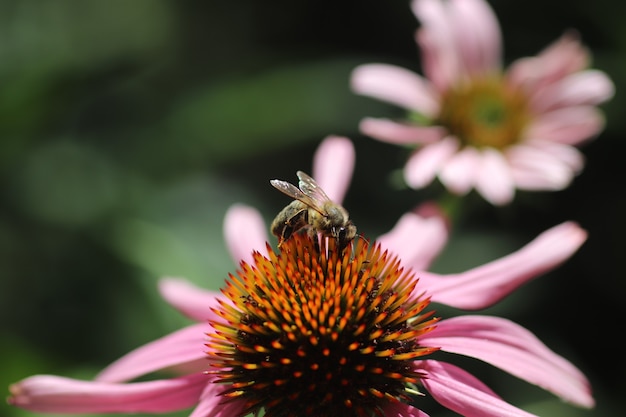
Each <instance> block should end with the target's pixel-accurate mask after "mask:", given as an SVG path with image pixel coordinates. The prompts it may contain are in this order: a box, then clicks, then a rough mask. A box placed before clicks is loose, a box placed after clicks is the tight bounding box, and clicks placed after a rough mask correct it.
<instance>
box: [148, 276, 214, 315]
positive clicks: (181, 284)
mask: <svg viewBox="0 0 626 417" xmlns="http://www.w3.org/2000/svg"><path fill="white" fill-rule="evenodd" d="M159 292H160V293H161V297H163V299H165V301H167V302H168V303H169V304H170V305H172V306H173V307H174V308H176V309H177V310H178V311H180V312H181V313H183V314H184V315H186V316H187V317H189V318H192V319H194V320H197V321H206V320H208V319H210V318H212V317H215V313H213V311H212V310H211V309H212V308H216V307H218V306H219V304H218V302H217V298H218V297H221V296H222V295H221V294H220V293H218V292H213V291H209V290H205V289H203V288H199V287H196V286H195V285H193V284H191V283H190V282H189V281H186V280H183V279H177V278H164V279H161V280H160V281H159Z"/></svg>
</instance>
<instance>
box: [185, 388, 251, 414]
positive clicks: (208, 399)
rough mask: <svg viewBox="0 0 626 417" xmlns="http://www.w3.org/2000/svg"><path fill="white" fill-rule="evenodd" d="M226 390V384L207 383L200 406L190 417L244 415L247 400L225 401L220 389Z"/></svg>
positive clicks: (201, 396)
mask: <svg viewBox="0 0 626 417" xmlns="http://www.w3.org/2000/svg"><path fill="white" fill-rule="evenodd" d="M222 390H224V385H220V384H213V383H211V384H207V386H206V387H205V388H204V391H203V392H202V394H201V395H200V401H199V404H198V406H197V407H196V408H195V409H194V410H193V412H192V413H191V414H190V415H189V417H235V416H240V415H242V412H243V411H244V407H245V404H246V402H245V401H225V400H224V397H223V396H220V395H219V393H220V391H222Z"/></svg>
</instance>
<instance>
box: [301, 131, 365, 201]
mask: <svg viewBox="0 0 626 417" xmlns="http://www.w3.org/2000/svg"><path fill="white" fill-rule="evenodd" d="M355 158H356V157H355V153H354V145H352V141H350V139H348V138H345V137H341V136H328V137H326V138H325V139H324V140H323V141H322V143H321V144H320V146H318V148H317V150H316V151H315V155H314V156H313V174H312V175H313V178H315V180H316V181H317V183H318V184H319V185H320V187H322V189H323V190H324V191H325V192H326V194H327V195H328V197H330V199H331V200H332V201H334V202H336V203H339V204H341V203H342V202H343V198H344V197H345V195H346V191H347V190H348V186H349V185H350V181H351V180H352V172H353V171H354V161H355Z"/></svg>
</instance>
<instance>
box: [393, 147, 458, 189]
mask: <svg viewBox="0 0 626 417" xmlns="http://www.w3.org/2000/svg"><path fill="white" fill-rule="evenodd" d="M458 149H459V141H458V140H456V139H455V138H452V137H447V138H445V139H443V140H441V141H439V142H435V143H431V144H428V145H425V146H424V147H423V148H422V149H419V150H417V151H415V152H414V153H413V155H411V157H410V158H409V160H408V161H407V163H406V165H405V167H404V179H405V181H406V183H407V184H408V185H409V187H411V188H415V189H417V188H422V187H425V186H426V185H428V184H430V183H431V182H432V180H433V179H434V178H435V176H436V174H437V172H438V171H439V169H441V167H442V166H443V165H444V164H445V163H446V162H447V161H448V160H449V159H450V157H451V156H452V155H453V154H454V153H455V152H456V151H457V150H458Z"/></svg>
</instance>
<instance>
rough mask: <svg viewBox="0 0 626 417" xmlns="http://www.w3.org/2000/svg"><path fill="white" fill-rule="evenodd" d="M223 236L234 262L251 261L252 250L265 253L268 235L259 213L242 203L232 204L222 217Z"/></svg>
mask: <svg viewBox="0 0 626 417" xmlns="http://www.w3.org/2000/svg"><path fill="white" fill-rule="evenodd" d="M224 238H225V240H226V245H227V246H228V250H229V251H230V254H231V256H232V258H233V259H234V260H235V263H237V264H239V262H240V261H245V262H247V263H251V262H252V252H253V251H255V250H256V251H259V252H261V253H263V254H267V250H266V242H268V236H267V231H266V225H265V222H264V221H263V217H262V216H261V214H260V213H259V212H258V211H257V210H256V209H254V208H252V207H248V206H244V205H242V204H235V205H232V206H231V207H230V208H229V209H228V211H227V212H226V217H225V218H224Z"/></svg>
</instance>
